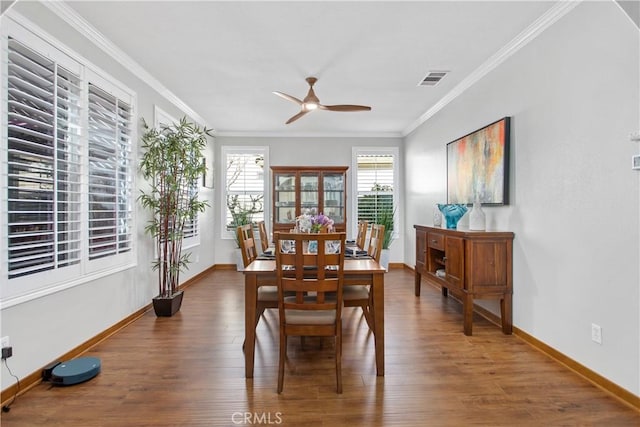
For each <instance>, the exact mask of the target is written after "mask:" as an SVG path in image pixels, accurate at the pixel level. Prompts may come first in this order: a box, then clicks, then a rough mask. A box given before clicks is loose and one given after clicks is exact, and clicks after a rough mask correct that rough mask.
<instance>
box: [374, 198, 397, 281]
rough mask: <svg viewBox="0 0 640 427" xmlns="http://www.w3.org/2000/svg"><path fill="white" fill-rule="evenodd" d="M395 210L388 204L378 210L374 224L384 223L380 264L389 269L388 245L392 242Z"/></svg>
mask: <svg viewBox="0 0 640 427" xmlns="http://www.w3.org/2000/svg"><path fill="white" fill-rule="evenodd" d="M395 213H396V210H395V209H394V208H392V207H391V206H389V207H388V208H385V209H383V210H381V211H380V212H378V218H377V220H376V224H381V225H384V238H383V239H382V252H381V253H380V265H382V266H383V267H384V268H385V269H386V270H387V271H389V246H391V243H392V242H393V223H394V217H395Z"/></svg>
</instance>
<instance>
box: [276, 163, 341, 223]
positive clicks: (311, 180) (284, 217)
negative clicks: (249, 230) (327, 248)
mask: <svg viewBox="0 0 640 427" xmlns="http://www.w3.org/2000/svg"><path fill="white" fill-rule="evenodd" d="M347 169H348V167H347V166H332V167H331V166H329V167H317V166H272V167H271V172H272V178H273V179H272V180H271V182H272V191H271V200H272V203H273V206H272V210H271V212H272V213H273V223H272V224H273V225H272V228H271V229H272V231H273V232H276V231H289V230H291V229H292V228H293V227H294V226H295V223H296V217H298V216H300V215H302V214H303V213H304V212H306V211H308V212H309V213H310V214H312V215H315V214H319V213H322V214H324V215H326V216H328V217H330V218H331V219H332V220H333V221H334V227H335V229H336V231H346V228H347V227H346V226H347V208H346V207H347V192H346V174H347Z"/></svg>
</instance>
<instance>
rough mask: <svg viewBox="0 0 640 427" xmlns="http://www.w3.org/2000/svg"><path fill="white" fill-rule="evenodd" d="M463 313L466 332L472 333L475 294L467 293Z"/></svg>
mask: <svg viewBox="0 0 640 427" xmlns="http://www.w3.org/2000/svg"><path fill="white" fill-rule="evenodd" d="M462 315H463V321H464V334H465V335H472V332H473V296H472V295H469V294H465V296H464V299H463V301H462Z"/></svg>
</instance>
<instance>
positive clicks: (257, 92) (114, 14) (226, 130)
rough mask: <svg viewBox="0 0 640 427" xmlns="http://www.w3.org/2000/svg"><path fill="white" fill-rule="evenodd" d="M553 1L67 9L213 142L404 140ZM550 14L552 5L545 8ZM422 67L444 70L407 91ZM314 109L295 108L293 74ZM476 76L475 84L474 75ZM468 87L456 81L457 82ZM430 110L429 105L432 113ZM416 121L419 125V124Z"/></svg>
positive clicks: (114, 4)
mask: <svg viewBox="0 0 640 427" xmlns="http://www.w3.org/2000/svg"><path fill="white" fill-rule="evenodd" d="M555 3H556V2H549V1H546V2H540V1H513V2H506V1H496V2H485V1H471V2H462V1H445V2H436V1H412V2H398V1H386V2H384V1H374V2H364V1H351V2H337V1H324V2H302V1H300V2H292V1H288V2H267V1H258V2H248V1H193V2H191V1H141V2H136V1H77V2H75V1H74V2H69V3H68V6H70V7H71V8H72V9H73V10H74V11H75V12H77V13H78V14H79V15H80V16H81V17H83V18H84V19H85V20H86V21H87V22H88V23H90V24H91V25H92V26H94V27H95V28H96V29H97V30H98V31H99V32H100V33H102V35H103V36H104V37H106V38H107V39H108V40H110V41H111V42H112V43H113V44H115V45H116V46H117V47H118V48H119V49H120V50H122V51H123V52H124V53H126V55H128V56H129V57H130V58H131V59H133V61H135V62H136V63H137V64H139V65H140V66H141V67H143V68H144V69H145V70H146V71H147V72H148V73H150V74H151V75H153V76H154V77H155V78H156V79H157V80H158V81H159V82H161V83H162V85H164V86H165V87H166V88H167V89H169V91H171V92H172V93H173V94H174V95H175V96H176V97H177V98H179V99H180V100H181V101H182V102H184V104H186V105H187V106H189V107H190V108H191V109H192V110H193V111H194V112H195V114H196V116H199V118H200V119H201V120H203V121H204V122H205V124H207V125H208V126H210V127H213V128H214V129H215V130H216V132H217V133H218V134H222V135H224V134H227V135H252V134H256V135H257V134H259V135H291V136H294V135H297V136H300V135H308V136H313V135H316V136H321V135H353V136H356V135H358V136H359V135H379V136H400V135H405V134H407V133H408V132H410V131H411V130H413V128H414V127H415V126H416V125H417V124H418V123H420V122H421V121H422V120H423V119H424V117H425V114H429V112H430V111H431V112H433V111H435V110H434V108H437V106H438V105H442V103H443V100H446V99H450V98H451V96H452V94H455V93H459V92H460V91H461V90H462V89H463V88H464V87H465V82H466V83H468V82H469V81H471V80H470V79H472V78H474V76H476V77H475V78H476V79H477V78H481V75H482V74H481V73H480V74H479V73H478V70H483V69H484V70H487V69H488V67H487V62H488V61H489V62H491V61H492V59H491V58H495V56H496V54H497V53H499V52H500V51H501V50H503V51H504V49H505V46H509V45H510V44H511V45H513V44H514V43H513V41H514V40H516V41H517V40H518V38H519V37H521V34H523V31H524V32H525V33H526V32H527V29H529V30H530V29H531V28H532V27H535V25H536V24H535V23H536V20H538V18H539V17H540V16H542V15H543V14H545V12H547V11H548V10H549V9H550V8H553V7H554V4H555ZM556 6H557V5H556ZM430 70H447V71H450V74H449V75H448V76H447V77H445V78H444V79H443V80H442V81H441V82H440V83H439V84H438V85H437V86H435V87H420V86H418V83H419V81H421V80H422V79H423V78H424V77H425V76H426V74H427V73H428V72H429V71H430ZM307 76H315V77H317V78H318V83H316V86H315V91H316V94H317V96H318V97H319V98H320V102H321V103H324V104H362V105H370V106H371V107H372V111H370V112H349V113H343V112H330V111H316V112H313V113H311V114H308V115H306V116H305V117H302V118H301V119H300V120H298V121H296V122H294V123H292V124H289V125H285V121H286V120H287V119H288V118H289V117H291V116H293V115H294V114H296V113H297V112H298V111H299V108H298V107H297V106H296V105H295V104H294V103H291V102H288V101H286V100H284V99H282V98H279V97H277V96H275V95H273V94H272V92H273V91H281V92H285V93H288V94H290V95H293V96H295V97H297V98H300V99H302V98H303V97H304V96H305V94H306V92H307V89H308V86H307V84H306V82H305V80H304V79H305V77H307ZM478 76H479V77H478ZM467 86H468V84H467ZM434 106H436V107H434ZM421 118H422V119H421Z"/></svg>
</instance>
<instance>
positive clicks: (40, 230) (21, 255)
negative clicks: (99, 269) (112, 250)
mask: <svg viewBox="0 0 640 427" xmlns="http://www.w3.org/2000/svg"><path fill="white" fill-rule="evenodd" d="M7 47H8V52H7V55H8V63H7V183H8V188H7V190H8V224H7V227H8V232H7V235H8V271H9V274H8V277H9V278H14V277H19V276H24V275H28V274H32V273H36V272H40V271H45V270H51V269H55V268H61V267H65V266H68V265H72V264H77V263H79V262H80V252H81V251H80V221H81V218H80V204H81V197H80V195H81V193H80V173H81V144H80V104H81V102H80V95H81V89H80V78H79V76H77V75H75V74H73V73H71V72H69V71H67V70H65V69H64V68H63V67H60V66H59V65H58V64H56V63H55V62H54V61H52V60H50V59H48V58H46V57H44V56H42V55H39V54H38V53H36V52H34V51H32V50H31V49H29V48H27V47H26V46H24V45H23V44H21V43H20V42H18V41H17V40H15V39H12V38H9V39H8V43H7Z"/></svg>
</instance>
